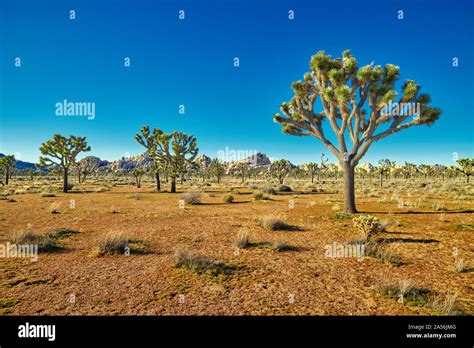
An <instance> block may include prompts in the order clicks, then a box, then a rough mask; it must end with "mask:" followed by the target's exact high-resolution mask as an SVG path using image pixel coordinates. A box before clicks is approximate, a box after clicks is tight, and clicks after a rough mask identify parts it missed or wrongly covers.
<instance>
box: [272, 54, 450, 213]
mask: <svg viewBox="0 0 474 348" xmlns="http://www.w3.org/2000/svg"><path fill="white" fill-rule="evenodd" d="M399 70H400V68H399V67H398V66H396V65H392V64H386V65H385V66H384V67H381V66H379V65H377V66H374V64H373V63H371V64H368V65H365V66H363V67H360V68H359V67H358V63H357V60H356V59H355V58H354V57H353V56H352V55H351V53H350V51H349V50H347V51H344V52H343V54H342V57H341V58H332V57H331V56H330V55H327V54H326V53H325V52H324V51H320V52H318V53H317V54H315V55H314V56H313V57H312V58H311V61H310V71H309V72H308V73H306V74H305V75H304V79H303V81H297V82H294V83H293V84H292V89H293V90H294V92H295V95H294V97H293V98H292V99H291V100H290V101H289V102H286V103H283V104H282V105H281V108H280V109H281V113H282V114H275V115H274V120H275V121H276V122H278V123H280V124H281V125H282V130H283V132H284V133H287V134H291V135H298V136H313V137H315V138H317V139H318V140H320V141H321V142H322V143H323V144H324V145H325V146H326V147H327V148H328V149H329V150H330V151H331V152H332V153H333V154H334V156H336V158H337V159H338V160H339V162H340V164H341V167H342V168H343V170H344V209H345V211H346V212H349V213H356V212H357V209H356V205H355V191H354V190H355V186H354V169H355V167H356V166H357V164H358V163H359V161H360V159H361V158H362V157H363V156H364V155H365V154H366V153H367V151H368V149H369V148H370V146H371V145H372V144H373V143H374V142H376V141H378V140H380V139H383V138H385V137H387V136H389V135H391V134H395V133H397V132H399V131H401V130H403V129H407V128H409V127H412V126H418V125H423V124H426V125H432V124H433V123H434V122H435V121H436V120H437V119H438V117H439V116H440V115H441V110H440V109H438V108H433V107H431V106H429V105H428V104H429V102H430V97H429V95H428V94H420V93H419V91H420V86H419V85H417V84H416V83H415V81H412V80H406V81H405V83H404V84H403V86H402V93H401V96H400V97H399V98H398V96H397V92H396V91H395V83H396V81H397V80H398V79H399ZM318 98H319V100H318ZM397 98H398V100H397ZM317 101H319V102H320V104H317ZM392 102H393V103H394V105H393V104H392V106H393V107H391V103H392ZM412 103H415V104H412ZM319 105H321V107H322V111H321V112H318V111H317V110H316V108H317V107H319ZM413 105H416V106H417V107H415V108H414V107H412V106H413ZM325 121H328V123H329V125H330V127H331V129H332V131H333V132H334V137H333V138H332V139H333V140H331V139H330V138H328V137H327V136H326V134H325V129H324V128H323V124H324V122H325ZM348 139H350V140H351V142H352V147H351V148H349V147H348V146H347V140H348ZM334 140H335V142H334Z"/></svg>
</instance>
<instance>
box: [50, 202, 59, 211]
mask: <svg viewBox="0 0 474 348" xmlns="http://www.w3.org/2000/svg"><path fill="white" fill-rule="evenodd" d="M60 207H61V204H59V203H57V202H53V203H51V205H50V206H49V208H48V212H50V213H51V214H60V213H61V211H60V210H59V208H60Z"/></svg>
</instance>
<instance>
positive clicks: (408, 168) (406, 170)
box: [402, 162, 416, 179]
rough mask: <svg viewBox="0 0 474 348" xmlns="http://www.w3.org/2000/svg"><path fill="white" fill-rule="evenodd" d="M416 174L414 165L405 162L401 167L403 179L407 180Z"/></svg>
mask: <svg viewBox="0 0 474 348" xmlns="http://www.w3.org/2000/svg"><path fill="white" fill-rule="evenodd" d="M415 172H416V164H413V163H409V162H405V164H404V165H403V167H402V173H403V177H404V178H405V179H408V178H409V177H411V176H412V175H413V174H414V173H415Z"/></svg>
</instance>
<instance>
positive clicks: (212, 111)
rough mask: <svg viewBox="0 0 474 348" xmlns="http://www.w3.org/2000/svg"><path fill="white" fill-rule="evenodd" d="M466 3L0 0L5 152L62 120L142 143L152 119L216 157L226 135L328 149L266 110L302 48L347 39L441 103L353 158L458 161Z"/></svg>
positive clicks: (113, 154)
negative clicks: (435, 115)
mask: <svg viewBox="0 0 474 348" xmlns="http://www.w3.org/2000/svg"><path fill="white" fill-rule="evenodd" d="M473 6H474V5H473V1H472V0H459V1H452V0H450V1H421V0H418V1H417V0H407V1H386V0H385V1H375V0H372V1H369V0H366V1H363V0H362V1H361V0H358V1H314V0H313V1H309V0H307V1H301V0H291V1H290V0H285V1H282V0H253V1H247V0H239V1H234V0H226V1H223V0H200V1H197V0H193V1H191V0H190V1H183V0H179V1H177V0H168V1H151V0H150V1H144V0H134V1H132V0H129V1H119V0H115V1H112V0H93V1H92V0H80V1H79V0H77V1H63V0H61V1H59V0H56V1H52V0H43V1H37V0H31V1H24V0H0V39H1V41H0V53H1V54H0V64H1V70H0V127H1V128H0V152H1V153H6V154H14V153H20V155H21V159H22V160H24V161H31V162H36V161H37V159H38V156H39V151H38V147H39V145H40V144H41V143H42V142H44V141H46V140H47V139H49V138H51V137H52V135H53V134H54V133H61V134H63V135H69V134H74V135H80V136H86V137H87V139H88V141H89V144H90V145H91V147H92V151H91V152H90V153H88V154H90V155H95V156H99V157H101V158H103V159H107V160H114V159H117V158H119V157H121V156H123V155H124V154H126V153H129V154H131V155H136V154H138V153H140V152H141V151H142V148H141V147H140V145H138V144H137V143H136V142H135V141H134V134H135V133H136V132H137V131H138V130H139V129H140V128H141V127H142V126H143V125H145V124H148V125H150V126H151V127H159V128H161V129H163V130H165V131H173V130H181V131H184V132H187V133H192V134H193V135H195V136H196V137H197V139H198V145H199V148H200V153H205V154H207V155H209V156H211V157H215V156H217V151H219V150H221V149H225V148H226V147H229V148H230V149H236V150H238V149H241V150H257V151H261V152H264V153H266V154H267V155H268V156H269V157H278V158H287V159H289V160H291V161H292V162H294V163H303V162H308V161H317V160H318V159H319V157H320V154H321V152H325V153H326V154H327V155H330V153H329V151H328V150H326V149H325V147H324V145H322V144H321V143H319V142H318V141H317V140H316V139H314V138H309V137H307V138H301V137H293V136H289V135H283V134H281V127H280V126H279V125H278V124H275V123H273V120H272V114H273V113H275V112H278V111H279V105H280V104H281V102H283V101H287V100H289V99H290V98H291V96H292V91H291V89H290V85H291V83H292V82H293V81H295V80H298V79H301V78H302V76H303V74H304V73H305V72H306V71H307V70H308V62H309V59H310V57H311V55H313V54H314V53H316V52H317V51H319V50H325V51H326V52H327V53H330V54H332V55H339V54H340V53H341V52H342V51H343V50H345V49H351V50H352V53H353V55H354V56H355V57H356V58H357V59H358V60H359V64H360V65H364V64H368V63H370V62H371V61H375V63H376V64H382V65H383V64H386V63H393V64H397V65H399V66H400V67H401V79H402V80H403V79H414V80H416V81H417V82H418V83H419V84H421V85H422V87H423V89H422V91H424V92H427V93H429V94H430V95H431V96H432V100H433V102H432V105H434V106H438V107H440V108H441V109H442V110H443V115H442V116H441V118H440V120H439V121H438V122H437V123H436V124H435V125H434V126H433V127H431V128H429V127H426V126H422V127H415V128H411V129H409V130H406V131H403V132H401V133H399V134H398V135H395V136H393V137H389V138H386V139H383V140H382V141H381V142H379V143H377V144H376V145H375V146H373V147H372V148H371V150H369V153H368V154H367V156H366V157H365V158H364V159H363V160H362V162H368V161H370V162H376V161H377V160H379V159H380V158H391V159H394V160H396V161H397V162H403V161H404V160H408V161H412V162H415V163H421V162H424V163H445V164H453V161H452V153H453V152H457V153H458V154H459V156H460V157H465V156H471V157H472V156H473V153H474V145H473V142H474V140H473V115H474V114H473V107H474V101H473V99H474V98H473V93H474V86H473V84H474V82H473V81H474V70H473V66H472V64H473V62H474V56H473V45H474V44H473V42H474V40H473V36H474V35H473V34H474V24H473V23H474V11H473ZM71 9H73V10H75V11H76V19H75V20H70V19H69V10H71ZM180 9H184V10H185V13H186V19H185V20H184V21H180V20H179V19H178V11H179V10H180ZM289 10H294V11H295V19H294V20H292V21H290V20H288V11H289ZM398 10H403V11H404V16H405V18H404V20H398V19H397V11H398ZM15 57H20V58H21V63H22V66H21V68H16V67H15V65H14V63H15V61H14V59H15ZM124 57H130V58H131V67H130V68H125V67H124V66H123V59H124ZM234 57H239V58H240V67H239V68H235V67H234V66H233V59H234ZM453 57H458V58H459V67H458V68H453V67H452V64H451V63H452V58H453ZM63 99H67V100H69V101H84V102H95V104H96V117H95V119H94V120H87V118H85V117H57V116H56V115H55V103H57V102H60V101H62V100H63ZM181 104H183V105H185V109H186V114H185V115H181V114H179V112H178V111H179V105H181ZM329 157H330V159H331V160H334V158H333V156H332V155H330V156H329Z"/></svg>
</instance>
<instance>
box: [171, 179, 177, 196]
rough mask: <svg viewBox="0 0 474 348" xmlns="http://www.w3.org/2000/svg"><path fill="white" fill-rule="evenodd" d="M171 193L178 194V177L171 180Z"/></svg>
mask: <svg viewBox="0 0 474 348" xmlns="http://www.w3.org/2000/svg"><path fill="white" fill-rule="evenodd" d="M171 193H176V177H174V176H173V177H172V178H171Z"/></svg>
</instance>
